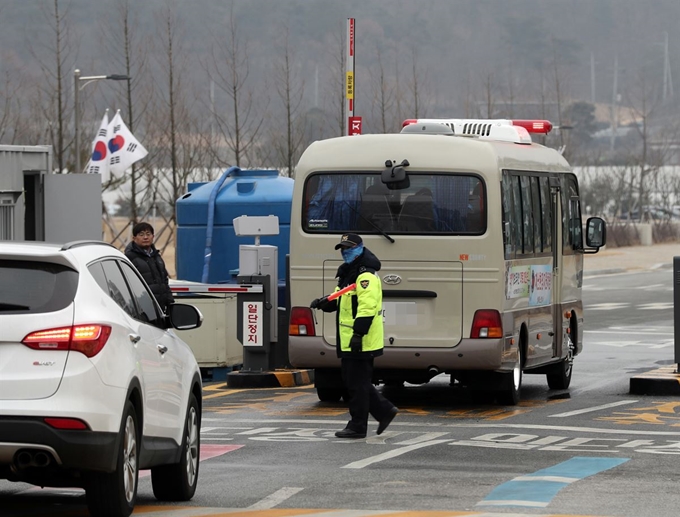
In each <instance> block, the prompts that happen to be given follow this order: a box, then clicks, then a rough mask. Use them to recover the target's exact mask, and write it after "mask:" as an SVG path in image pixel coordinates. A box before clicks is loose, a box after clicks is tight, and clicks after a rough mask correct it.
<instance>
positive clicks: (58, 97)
mask: <svg viewBox="0 0 680 517" xmlns="http://www.w3.org/2000/svg"><path fill="white" fill-rule="evenodd" d="M41 10H42V13H43V16H44V17H45V20H46V22H47V24H48V26H49V28H50V31H51V33H50V36H51V41H50V42H49V43H48V42H45V41H42V40H41V39H40V37H38V38H37V39H36V40H33V41H36V42H37V43H36V45H37V47H38V48H37V49H36V48H35V47H34V46H33V44H32V43H29V49H30V52H31V54H32V55H33V57H34V58H35V59H36V61H37V62H38V63H39V65H40V68H41V70H42V75H43V78H44V82H41V83H40V91H41V97H42V99H43V101H44V102H45V103H44V104H43V108H42V109H43V116H44V117H45V118H47V120H48V121H49V123H50V126H49V133H48V137H49V139H50V143H51V145H52V148H53V151H54V161H55V164H56V166H57V169H58V170H59V171H60V172H61V171H64V170H65V169H66V168H70V167H67V163H66V149H67V148H68V146H69V145H70V144H67V143H66V140H67V139H68V137H67V135H66V132H67V127H66V126H67V118H68V117H69V115H70V110H69V106H68V102H67V95H66V92H67V87H66V84H67V82H66V81H67V77H68V76H67V75H66V74H67V73H68V71H70V70H72V69H73V63H74V61H75V54H76V49H77V46H75V45H74V44H73V42H72V38H71V32H70V28H69V24H68V21H67V20H68V7H67V8H66V9H64V10H63V11H61V10H60V6H59V0H52V5H51V7H50V6H49V5H48V4H46V3H45V4H41ZM71 108H72V106H71ZM76 152H78V153H81V154H82V149H74V150H73V153H72V154H73V156H74V157H75V153H76ZM75 172H82V171H75Z"/></svg>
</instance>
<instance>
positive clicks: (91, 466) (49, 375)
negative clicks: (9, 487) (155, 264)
mask: <svg viewBox="0 0 680 517" xmlns="http://www.w3.org/2000/svg"><path fill="white" fill-rule="evenodd" d="M201 321H202V316H201V314H200V312H199V311H198V310H197V309H196V308H195V307H193V306H191V305H184V304H175V305H171V306H170V307H169V309H168V314H167V315H165V314H163V312H162V311H161V309H160V308H159V306H158V304H157V303H156V301H155V299H154V297H153V294H152V293H151V291H150V290H149V288H148V286H147V285H146V284H145V282H144V280H143V279H142V277H141V276H140V275H139V274H138V272H137V270H136V269H135V268H134V266H133V265H132V264H131V263H130V262H129V261H128V260H127V258H125V256H124V255H123V254H122V253H121V252H120V251H118V250H117V249H116V248H114V247H113V246H111V245H109V244H106V243H103V242H97V241H94V242H91V241H78V242H73V243H69V244H66V245H64V246H61V245H53V244H47V243H29V242H7V241H2V242H0V479H8V480H11V481H22V482H26V483H32V484H35V485H39V486H59V487H81V488H84V489H85V491H86V497H87V504H88V507H89V509H90V513H91V514H93V515H102V516H113V517H126V516H128V515H129V514H130V513H132V510H133V507H134V504H135V499H136V496H137V479H138V474H139V470H140V469H146V468H150V469H151V479H152V484H153V492H154V495H155V496H156V497H157V498H158V499H161V500H167V501H169V500H173V501H186V500H189V499H191V498H192V497H193V495H194V492H195V491H196V483H197V480H198V466H199V435H200V424H201V389H202V386H201V375H200V370H199V368H198V365H197V364H196V359H195V358H194V355H193V353H192V351H191V349H190V348H189V346H188V345H187V344H186V343H184V342H183V341H182V340H181V339H180V338H178V337H177V336H176V335H175V332H174V331H173V330H171V328H172V327H174V328H176V329H191V328H196V327H198V326H200V324H201Z"/></svg>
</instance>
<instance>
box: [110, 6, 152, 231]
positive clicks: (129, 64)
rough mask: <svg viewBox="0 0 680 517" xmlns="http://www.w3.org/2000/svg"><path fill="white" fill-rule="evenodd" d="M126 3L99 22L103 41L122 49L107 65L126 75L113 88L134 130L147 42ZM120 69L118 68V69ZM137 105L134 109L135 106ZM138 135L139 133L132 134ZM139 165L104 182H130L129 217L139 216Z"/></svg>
mask: <svg viewBox="0 0 680 517" xmlns="http://www.w3.org/2000/svg"><path fill="white" fill-rule="evenodd" d="M134 14H135V13H133V12H132V9H131V7H130V0H116V5H115V9H114V16H113V17H112V18H108V19H107V20H106V23H101V25H100V30H101V32H102V33H103V35H104V38H103V41H104V43H105V44H106V45H107V47H108V48H116V49H122V52H112V53H110V54H111V58H110V60H111V63H112V64H111V65H110V66H111V67H112V69H114V70H120V71H121V72H122V73H124V75H126V76H127V77H129V78H130V79H128V80H127V81H125V82H124V83H122V84H121V85H120V88H117V90H118V91H117V92H116V97H118V96H119V95H120V93H121V90H122V88H124V90H122V93H123V95H124V97H125V99H126V105H127V106H126V108H127V109H126V110H125V111H126V113H127V120H128V122H127V124H128V128H129V129H130V131H132V132H134V128H135V127H137V125H138V122H140V121H141V119H142V117H143V116H144V114H145V113H146V111H147V109H148V106H149V103H150V101H151V99H150V91H149V89H148V88H147V89H143V88H140V86H141V85H143V84H144V81H145V79H146V77H145V75H146V73H147V61H148V48H149V42H148V40H147V39H146V38H144V37H142V36H141V34H142V31H141V30H140V28H139V22H138V18H136V17H135V16H134ZM119 73H120V72H119ZM133 92H135V93H137V92H141V93H142V94H143V96H142V95H138V98H140V97H141V102H139V103H135V102H133V96H132V94H133ZM136 108H138V109H136ZM136 136H137V137H138V139H140V135H139V134H138V135H136ZM138 169H139V166H138V165H137V164H136V163H134V164H132V167H131V170H130V176H129V178H113V177H112V178H111V181H110V182H109V184H108V185H105V186H104V190H109V189H115V188H117V187H118V186H119V185H120V183H121V182H122V181H128V182H129V186H130V199H129V207H130V220H131V221H133V222H134V221H137V220H138V219H139V209H140V207H139V203H138V194H139V193H140V192H139V189H140V188H141V189H142V192H141V194H142V195H143V194H144V192H143V190H144V186H143V185H142V184H141V181H140V180H141V179H142V174H140V173H139V171H138Z"/></svg>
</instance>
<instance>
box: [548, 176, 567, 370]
mask: <svg viewBox="0 0 680 517" xmlns="http://www.w3.org/2000/svg"><path fill="white" fill-rule="evenodd" d="M547 179H548V181H549V185H548V191H547V195H548V196H549V199H550V212H551V215H552V221H551V225H550V226H551V233H552V242H553V247H552V263H553V268H552V285H553V289H552V290H553V301H552V312H553V332H552V333H553V357H560V356H561V355H562V319H563V315H562V304H561V300H562V275H561V271H562V266H563V264H562V262H563V261H562V223H561V221H562V203H561V195H560V194H561V185H560V179H559V178H558V177H556V176H550V177H549V178H547Z"/></svg>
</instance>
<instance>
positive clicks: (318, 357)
mask: <svg viewBox="0 0 680 517" xmlns="http://www.w3.org/2000/svg"><path fill="white" fill-rule="evenodd" d="M514 357H516V355H515V354H514V353H511V351H509V350H506V349H505V345H504V340H503V339H500V338H499V339H462V340H461V341H460V342H459V343H457V344H456V345H455V346H451V347H447V348H432V347H430V348H425V347H409V348H407V347H398V348H397V347H390V346H386V347H385V352H384V354H383V355H381V356H379V357H376V359H375V368H376V369H381V370H393V369H394V370H428V369H430V368H432V367H434V368H437V369H438V370H439V371H440V372H446V371H455V370H489V371H503V370H506V369H507V370H508V371H509V370H511V369H512V367H513V361H512V360H513V358H514ZM288 358H289V360H290V364H291V365H292V366H293V367H295V368H339V367H340V359H338V357H337V355H336V352H335V346H332V345H329V344H328V343H327V342H326V341H325V340H324V339H323V338H322V337H318V336H317V337H312V336H290V337H289V341H288Z"/></svg>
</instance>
